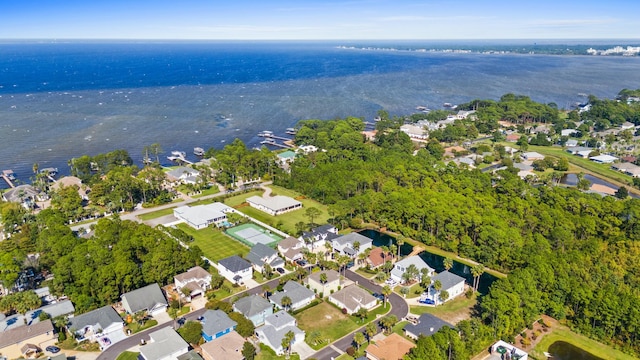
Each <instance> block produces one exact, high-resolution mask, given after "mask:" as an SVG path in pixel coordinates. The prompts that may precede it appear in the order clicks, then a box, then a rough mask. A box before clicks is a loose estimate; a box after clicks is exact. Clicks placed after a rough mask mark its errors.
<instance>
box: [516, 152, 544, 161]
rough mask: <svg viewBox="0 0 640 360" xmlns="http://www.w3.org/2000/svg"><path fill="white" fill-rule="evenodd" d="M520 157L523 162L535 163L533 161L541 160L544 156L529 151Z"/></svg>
mask: <svg viewBox="0 0 640 360" xmlns="http://www.w3.org/2000/svg"><path fill="white" fill-rule="evenodd" d="M520 157H521V158H522V159H523V160H528V161H535V160H543V159H544V155H542V154H540V153H537V152H535V151H529V152H525V153H522V154H520Z"/></svg>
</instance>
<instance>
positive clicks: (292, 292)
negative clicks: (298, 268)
mask: <svg viewBox="0 0 640 360" xmlns="http://www.w3.org/2000/svg"><path fill="white" fill-rule="evenodd" d="M285 296H287V297H289V299H291V305H290V306H289V308H290V309H292V310H296V309H300V308H302V307H305V306H307V305H309V304H310V303H311V301H313V299H314V298H315V294H314V293H313V291H312V290H309V289H307V288H306V287H304V286H302V285H300V284H299V283H297V282H295V281H293V280H289V281H287V283H286V284H284V286H283V288H282V291H278V292H275V293H274V294H272V295H271V296H270V297H269V301H271V303H273V304H275V305H276V307H278V309H282V308H284V306H283V305H282V299H283V298H284V297H285Z"/></svg>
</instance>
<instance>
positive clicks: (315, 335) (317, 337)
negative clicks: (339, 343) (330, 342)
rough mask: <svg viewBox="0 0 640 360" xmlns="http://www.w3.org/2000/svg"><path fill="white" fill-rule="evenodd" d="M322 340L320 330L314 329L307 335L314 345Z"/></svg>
mask: <svg viewBox="0 0 640 360" xmlns="http://www.w3.org/2000/svg"><path fill="white" fill-rule="evenodd" d="M321 340H322V334H321V333H320V331H318V330H315V331H312V332H311V333H310V334H309V336H308V337H307V341H308V342H309V343H311V344H313V345H318V343H319V342H320V341H321Z"/></svg>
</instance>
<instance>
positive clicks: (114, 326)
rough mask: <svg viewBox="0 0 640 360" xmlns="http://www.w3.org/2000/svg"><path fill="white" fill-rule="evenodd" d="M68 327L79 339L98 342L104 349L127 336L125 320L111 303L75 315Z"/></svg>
mask: <svg viewBox="0 0 640 360" xmlns="http://www.w3.org/2000/svg"><path fill="white" fill-rule="evenodd" d="M67 329H69V332H71V333H72V334H74V335H75V336H76V338H77V339H78V340H79V341H83V340H89V341H91V342H97V343H98V345H100V349H102V350H104V349H106V348H107V347H109V346H110V345H111V344H115V343H117V342H118V341H121V340H123V339H125V338H126V335H125V333H124V321H122V318H121V317H120V315H118V313H117V312H116V311H115V310H114V309H113V307H111V305H107V306H103V307H101V308H98V309H95V310H93V311H89V312H88V313H85V314H82V315H78V316H75V317H74V318H72V319H70V320H69V324H67Z"/></svg>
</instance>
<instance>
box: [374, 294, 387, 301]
mask: <svg viewBox="0 0 640 360" xmlns="http://www.w3.org/2000/svg"><path fill="white" fill-rule="evenodd" d="M372 295H373V297H374V298H376V299H378V300H384V295H382V294H380V293H373V294H372Z"/></svg>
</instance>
